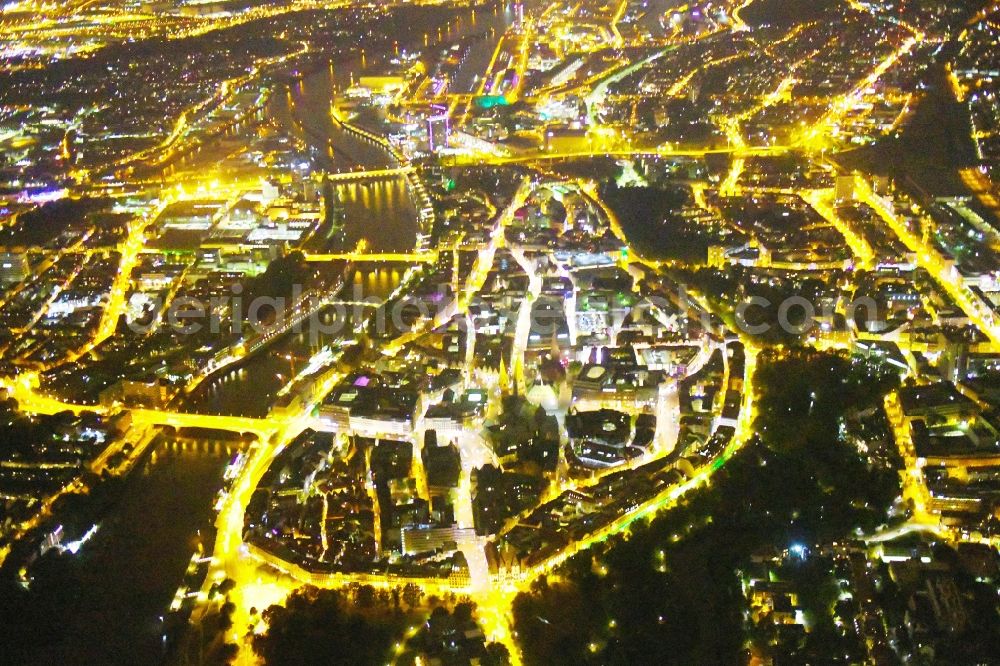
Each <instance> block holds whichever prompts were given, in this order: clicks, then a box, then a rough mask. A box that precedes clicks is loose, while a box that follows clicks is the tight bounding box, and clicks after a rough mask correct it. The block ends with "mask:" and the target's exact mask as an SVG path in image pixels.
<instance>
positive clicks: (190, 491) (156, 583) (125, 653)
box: [0, 441, 237, 664]
mask: <svg viewBox="0 0 1000 666" xmlns="http://www.w3.org/2000/svg"><path fill="white" fill-rule="evenodd" d="M236 445H237V443H236V442H232V443H205V442H202V443H195V442H187V443H179V442H167V441H163V442H160V443H159V444H157V445H155V448H154V449H153V450H152V451H150V452H148V454H147V456H146V458H145V460H144V461H143V462H141V463H140V464H139V465H140V466H139V467H138V468H137V469H136V470H134V471H133V472H132V474H131V475H130V476H129V477H128V479H126V481H125V486H124V489H123V491H122V496H121V497H120V499H119V500H118V501H117V502H116V504H115V506H114V510H113V511H112V512H111V513H110V514H109V515H107V516H106V517H105V518H104V519H103V520H102V521H101V522H100V527H99V529H98V530H97V532H96V533H95V534H94V536H93V537H92V538H91V539H90V540H89V541H88V542H87V543H85V544H84V545H83V547H82V548H81V549H80V551H79V553H78V554H77V555H68V554H67V555H64V557H68V558H75V559H74V560H72V561H71V566H72V568H71V571H72V572H73V578H72V581H73V595H72V597H71V598H70V599H69V600H68V601H67V602H66V603H65V605H64V607H63V608H62V609H60V611H59V614H60V616H61V617H63V618H65V620H64V622H63V624H62V625H61V627H60V629H59V630H58V631H57V632H56V634H57V636H58V637H57V638H55V639H50V640H49V641H47V642H46V643H47V644H46V645H45V647H43V648H40V649H38V650H35V651H33V654H32V655H31V656H30V657H28V658H27V659H26V662H27V663H31V664H53V663H56V664H155V663H158V662H159V661H160V660H161V659H162V656H163V641H162V625H161V622H160V617H161V616H162V615H163V614H164V613H165V612H166V610H167V607H168V606H169V605H170V601H171V599H172V598H173V595H174V592H175V591H176V589H177V587H178V585H179V584H180V582H181V580H182V578H183V576H184V571H185V569H186V568H187V565H188V562H189V560H190V557H191V554H192V553H193V552H194V551H195V550H196V549H197V547H198V544H199V543H203V546H204V548H205V549H206V550H210V549H211V544H212V537H213V535H212V534H211V529H212V528H211V519H212V516H213V512H212V499H213V497H214V496H215V494H216V492H217V491H218V489H219V488H220V487H221V484H222V471H223V469H224V467H225V463H226V461H227V459H228V457H229V452H230V451H235V448H236ZM0 662H3V658H2V657H0ZM6 663H10V662H6Z"/></svg>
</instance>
